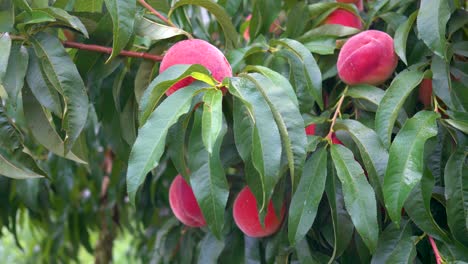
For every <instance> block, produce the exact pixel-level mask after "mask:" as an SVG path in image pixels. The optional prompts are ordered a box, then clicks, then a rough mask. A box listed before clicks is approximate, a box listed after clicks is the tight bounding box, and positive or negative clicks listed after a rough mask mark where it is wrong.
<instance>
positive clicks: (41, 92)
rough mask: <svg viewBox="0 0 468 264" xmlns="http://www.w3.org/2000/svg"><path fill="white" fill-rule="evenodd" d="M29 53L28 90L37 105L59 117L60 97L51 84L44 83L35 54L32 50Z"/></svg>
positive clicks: (60, 108)
mask: <svg viewBox="0 0 468 264" xmlns="http://www.w3.org/2000/svg"><path fill="white" fill-rule="evenodd" d="M30 52H31V53H30V54H31V56H29V65H28V72H27V74H26V82H27V83H28V86H29V88H30V89H31V91H32V93H33V94H34V96H35V97H36V99H37V100H38V101H39V103H41V105H42V106H44V107H45V108H47V109H48V110H50V111H52V112H53V113H54V114H55V115H57V116H59V117H61V116H62V106H61V102H60V97H59V95H58V93H57V91H56V90H55V89H54V87H53V86H52V84H51V83H49V82H46V79H45V78H44V76H43V73H42V72H41V65H40V63H39V60H38V59H37V57H36V56H35V54H33V53H32V52H33V51H32V50H31V51H30Z"/></svg>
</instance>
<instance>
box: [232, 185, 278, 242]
mask: <svg viewBox="0 0 468 264" xmlns="http://www.w3.org/2000/svg"><path fill="white" fill-rule="evenodd" d="M285 210H286V208H285V206H283V208H282V209H281V213H280V214H281V215H280V217H278V216H277V215H276V213H275V210H274V208H273V202H272V201H271V200H270V203H269V204H268V208H267V213H266V216H265V222H264V224H265V226H264V227H262V225H261V224H260V219H259V217H258V207H257V200H256V199H255V196H254V195H253V193H252V191H250V188H249V187H248V186H246V187H244V188H243V189H242V190H241V191H240V192H239V194H238V195H237V198H236V200H235V201H234V206H233V211H234V212H233V213H234V221H235V222H236V225H237V226H238V227H239V229H240V230H242V232H244V234H246V235H248V236H250V237H266V236H269V235H271V234H273V233H275V232H276V231H278V229H279V227H280V225H281V222H282V221H283V218H284V214H285Z"/></svg>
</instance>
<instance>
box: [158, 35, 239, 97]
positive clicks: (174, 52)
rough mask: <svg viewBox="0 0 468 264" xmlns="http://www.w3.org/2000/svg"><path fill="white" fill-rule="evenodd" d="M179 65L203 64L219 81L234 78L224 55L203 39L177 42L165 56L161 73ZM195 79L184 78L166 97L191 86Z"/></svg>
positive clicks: (171, 88) (172, 87) (168, 91)
mask: <svg viewBox="0 0 468 264" xmlns="http://www.w3.org/2000/svg"><path fill="white" fill-rule="evenodd" d="M177 64H201V65H203V66H205V67H206V68H207V69H208V70H209V71H210V72H211V74H212V75H213V78H215V79H216V80H218V81H222V80H223V79H224V78H225V77H232V69H231V65H230V64H229V62H228V61H227V59H226V57H225V56H224V54H223V53H222V52H221V51H220V50H219V49H218V48H216V47H215V46H213V45H211V44H210V43H208V42H206V41H204V40H201V39H189V40H183V41H180V42H177V43H176V44H174V45H173V46H172V47H171V48H170V49H169V50H168V51H167V52H166V54H165V55H164V57H163V59H162V61H161V66H160V68H159V70H160V72H164V71H165V70H166V69H167V68H169V67H171V66H173V65H177ZM194 81H195V79H193V78H192V77H187V78H184V79H182V80H180V81H178V82H177V83H175V84H174V85H173V86H171V87H170V88H169V90H167V91H166V95H168V96H169V95H171V94H172V93H174V92H175V91H177V90H179V89H180V88H182V87H185V86H187V85H190V84H191V83H192V82H194Z"/></svg>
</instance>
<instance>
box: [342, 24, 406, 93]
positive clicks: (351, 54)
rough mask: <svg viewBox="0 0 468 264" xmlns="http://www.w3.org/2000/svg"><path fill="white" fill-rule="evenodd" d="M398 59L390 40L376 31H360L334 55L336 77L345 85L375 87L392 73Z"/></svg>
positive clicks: (383, 33)
mask: <svg viewBox="0 0 468 264" xmlns="http://www.w3.org/2000/svg"><path fill="white" fill-rule="evenodd" d="M397 63H398V57H397V55H396V54H395V50H394V48H393V39H392V37H390V36H389V35H388V34H387V33H385V32H382V31H378V30H367V31H363V32H361V33H359V34H357V35H355V36H353V37H351V38H350V39H348V41H346V43H345V44H344V45H343V47H342V48H341V51H340V54H339V55H338V62H337V68H338V75H339V76H340V78H341V80H343V82H345V83H347V84H349V85H355V84H370V85H379V84H382V83H383V82H385V81H386V80H387V79H388V78H389V77H390V76H391V75H392V73H393V72H394V70H395V68H396V66H397Z"/></svg>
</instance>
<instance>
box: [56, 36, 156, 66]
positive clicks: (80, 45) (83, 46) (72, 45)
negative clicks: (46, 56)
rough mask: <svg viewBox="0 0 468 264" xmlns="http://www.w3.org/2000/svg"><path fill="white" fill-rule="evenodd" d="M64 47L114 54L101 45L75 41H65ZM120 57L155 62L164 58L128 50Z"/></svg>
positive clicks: (110, 49)
mask: <svg viewBox="0 0 468 264" xmlns="http://www.w3.org/2000/svg"><path fill="white" fill-rule="evenodd" d="M63 46H65V47H67V48H73V49H81V50H89V51H95V52H101V53H107V54H112V48H110V47H105V46H99V45H93V44H84V43H79V42H73V41H64V42H63ZM119 55H120V56H125V57H133V58H143V59H147V60H153V61H161V60H162V59H163V56H158V55H153V54H149V53H145V52H137V51H128V50H122V51H121V52H120V53H119Z"/></svg>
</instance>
